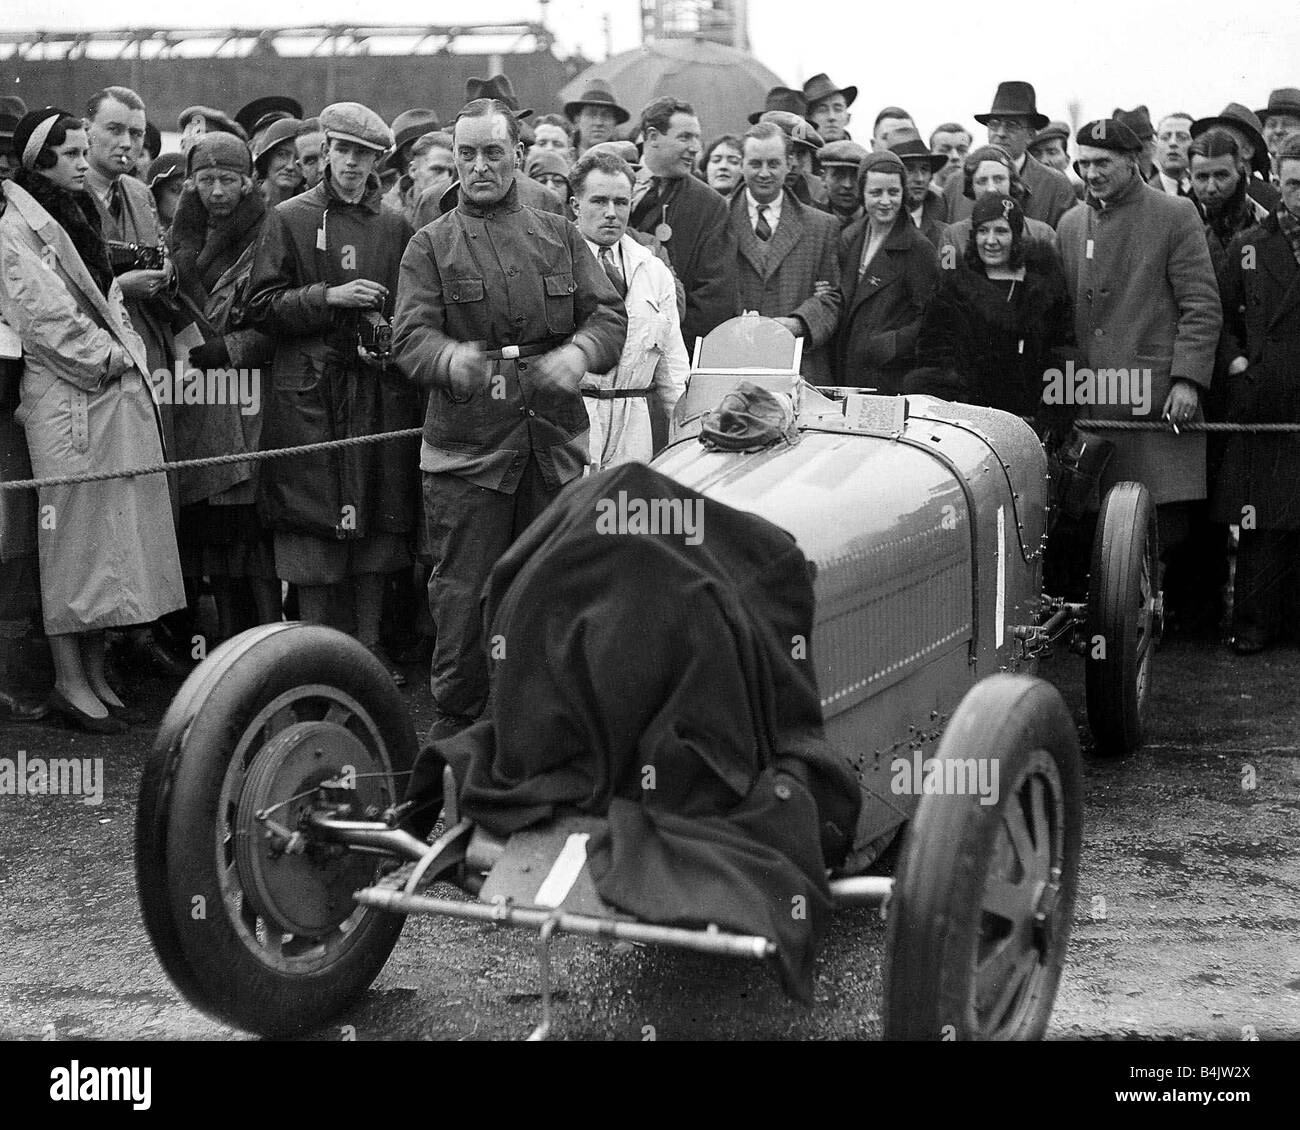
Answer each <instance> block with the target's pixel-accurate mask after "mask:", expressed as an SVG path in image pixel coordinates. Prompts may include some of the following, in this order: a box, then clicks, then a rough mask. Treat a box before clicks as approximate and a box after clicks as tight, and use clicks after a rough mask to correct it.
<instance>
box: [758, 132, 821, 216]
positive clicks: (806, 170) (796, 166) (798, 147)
mask: <svg viewBox="0 0 1300 1130" xmlns="http://www.w3.org/2000/svg"><path fill="white" fill-rule="evenodd" d="M758 120H759V121H760V122H770V123H772V124H773V125H775V126H779V127H780V129H781V131H782V132H783V133H784V134H785V135H786V137H788V138H789V139H790V172H789V175H788V176H787V177H786V182H785V186H786V188H788V189H789V190H790V191H791V192H793V193H794V194H795V196H796V197H797V198H798V200H799V202H800V203H802V204H807V205H808V206H809V207H810V208H820V207H821V205H822V204H823V203H825V201H826V188H825V186H824V185H823V184H822V177H821V172H822V169H821V161H820V156H821V151H822V147H823V145H824V144H825V142H823V141H822V139H821V136H820V135H819V134H818V132H817V131H816V130H815V129H813V127H812V126H810V125H809V124H808V120H807V119H806V118H803V117H800V116H799V115H798V114H791V113H789V112H788V111H786V110H765V111H764V112H763V113H762V114H761V115H759V119H758Z"/></svg>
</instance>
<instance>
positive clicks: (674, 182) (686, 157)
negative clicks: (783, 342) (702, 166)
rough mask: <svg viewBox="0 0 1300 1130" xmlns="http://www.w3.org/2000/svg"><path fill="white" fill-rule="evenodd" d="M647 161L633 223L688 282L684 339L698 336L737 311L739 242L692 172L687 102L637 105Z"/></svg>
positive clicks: (714, 197)
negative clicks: (664, 252) (665, 253)
mask: <svg viewBox="0 0 1300 1130" xmlns="http://www.w3.org/2000/svg"><path fill="white" fill-rule="evenodd" d="M641 132H642V134H643V135H644V137H645V143H644V146H643V150H642V160H643V161H644V165H643V166H642V168H641V170H640V172H639V173H638V174H637V185H636V188H635V189H634V190H633V193H632V216H631V220H630V222H629V225H628V226H629V227H630V228H635V229H637V230H638V231H642V232H645V233H646V234H647V235H651V236H653V237H654V238H655V241H656V243H657V244H658V245H659V246H662V247H666V248H667V249H668V255H669V258H670V259H671V260H672V265H673V270H674V271H675V272H676V274H677V277H678V278H679V279H681V280H682V285H683V286H684V287H685V288H686V313H685V314H684V316H683V317H682V340H683V341H684V342H685V345H686V354H687V356H688V357H689V356H693V355H694V349H695V339H696V338H697V337H704V336H705V335H706V334H707V333H708V332H709V331H710V330H711V329H713V328H714V327H715V326H718V325H721V324H722V323H723V322H725V321H726V320H727V319H728V318H732V317H734V316H735V315H736V313H737V310H738V309H739V308H738V307H737V305H736V241H735V237H734V236H733V235H732V232H731V225H730V224H729V223H728V222H727V204H726V201H724V200H723V199H722V197H721V196H719V195H718V194H717V193H716V192H714V191H713V189H711V188H709V186H708V185H706V184H705V183H704V182H703V181H702V180H699V179H698V178H697V177H695V176H694V175H693V174H694V169H695V160H696V158H697V156H698V155H699V151H700V121H699V119H698V118H697V117H696V116H695V110H694V108H693V107H692V106H691V105H690V103H688V102H681V101H678V100H677V99H675V98H667V97H664V98H656V99H655V100H654V101H652V102H650V103H648V104H647V105H646V106H645V107H644V108H643V109H642V111H641Z"/></svg>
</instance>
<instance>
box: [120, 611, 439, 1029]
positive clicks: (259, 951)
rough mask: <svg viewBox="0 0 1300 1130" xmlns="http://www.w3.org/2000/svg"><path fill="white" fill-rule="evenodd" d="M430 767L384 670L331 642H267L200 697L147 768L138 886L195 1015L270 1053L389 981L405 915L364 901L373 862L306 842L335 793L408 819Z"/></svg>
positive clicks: (256, 639) (208, 665) (335, 637)
mask: <svg viewBox="0 0 1300 1130" xmlns="http://www.w3.org/2000/svg"><path fill="white" fill-rule="evenodd" d="M415 751H416V739H415V733H414V731H413V729H412V728H411V724H410V721H409V719H408V718H407V714H406V704H405V701H404V699H403V698H402V697H401V695H400V694H399V693H398V691H397V690H396V688H395V687H394V686H393V683H392V680H391V678H389V676H388V674H387V672H385V670H384V668H383V667H382V665H381V664H380V663H379V662H378V661H377V660H376V659H375V658H374V657H373V656H372V655H371V654H370V652H369V651H367V650H366V649H365V648H364V647H362V646H361V645H360V644H359V643H357V642H356V641H355V640H353V639H351V638H350V637H348V636H345V635H343V634H342V633H339V632H335V631H331V630H330V629H328V628H321V627H316V626H310V625H304V624H278V625H269V626H266V627H262V628H254V629H253V630H251V631H249V632H245V633H243V634H242V635H240V636H237V637H235V638H234V639H232V640H230V641H229V642H227V643H226V644H224V645H223V646H222V647H221V648H219V649H218V650H217V651H215V652H214V653H213V654H212V655H211V656H209V658H208V659H207V660H206V661H205V662H204V663H203V664H201V665H200V666H199V667H198V668H197V669H196V670H195V671H194V672H193V673H192V674H191V675H190V677H189V678H188V679H187V680H186V682H185V684H184V685H183V686H182V687H181V690H180V692H179V693H178V694H177V696H176V699H175V700H174V701H173V703H172V706H171V708H170V709H169V710H168V712H167V715H166V717H164V719H163V724H162V726H161V728H160V729H159V733H158V738H157V741H156V742H155V745H154V748H153V750H152V752H151V754H150V756H149V760H148V762H147V764H146V766H145V772H144V778H143V781H142V784H141V793H140V803H139V807H138V809H137V815H136V879H137V887H138V889H139V895H140V903H141V908H142V911H143V915H144V920H145V925H146V927H147V929H148V931H149V936H150V938H151V940H152V941H153V944H154V948H155V950H156V951H157V953H158V956H159V959H160V960H161V962H162V964H163V967H164V968H165V969H166V970H167V973H168V975H169V976H170V977H171V978H172V980H173V982H174V983H175V984H176V986H177V987H178V988H179V989H180V990H181V992H182V993H183V994H184V995H185V996H186V998H187V999H188V1000H189V1001H190V1002H191V1003H192V1004H193V1005H195V1006H196V1007H197V1008H200V1009H202V1010H203V1011H204V1012H207V1013H209V1014H211V1015H213V1016H215V1017H216V1018H218V1019H220V1020H223V1021H226V1022H228V1023H231V1024H234V1025H237V1026H239V1027H242V1028H246V1029H249V1030H251V1031H254V1032H258V1033H261V1034H263V1035H268V1036H280V1035H286V1034H291V1033H295V1032H300V1031H304V1030H307V1029H311V1028H314V1027H318V1026H319V1025H320V1024H321V1023H323V1022H324V1021H325V1020H327V1019H329V1017H330V1016H332V1015H334V1014H335V1013H337V1012H338V1011H339V1010H341V1009H342V1008H344V1007H346V1006H347V1005H348V1004H349V1003H351V1002H352V1001H353V1000H355V999H356V998H357V997H358V996H359V995H360V994H361V993H363V992H364V991H365V989H366V988H367V987H368V986H369V985H370V983H371V982H372V981H373V980H374V978H375V977H376V976H377V975H378V973H379V971H380V970H381V969H382V968H383V965H384V962H385V960H387V957H388V954H389V953H390V952H391V950H392V948H393V945H394V944H395V943H396V941H397V937H398V934H399V933H400V931H401V928H402V921H403V920H402V918H401V917H400V916H396V915H391V914H387V913H385V912H382V911H377V910H373V909H369V908H363V907H360V906H358V905H357V904H356V902H355V901H354V900H353V898H352V895H353V892H354V891H356V890H358V889H359V888H361V887H364V886H366V885H368V884H369V883H370V882H371V881H373V879H374V877H375V871H376V860H375V859H374V857H373V856H364V855H359V854H356V853H353V852H350V851H347V850H346V849H344V848H341V847H339V846H336V845H326V844H321V843H317V842H313V841H312V840H311V838H310V837H303V836H301V835H299V836H297V837H294V833H295V832H300V831H301V829H302V826H303V825H302V818H303V816H304V814H305V812H306V810H307V808H308V806H309V805H310V803H311V800H312V795H313V793H314V791H315V788H316V786H317V785H319V784H320V782H322V781H324V780H326V779H329V778H335V777H342V778H344V779H345V780H348V781H352V782H354V783H355V787H356V799H357V804H358V807H359V808H360V809H363V810H364V809H372V810H373V813H374V814H377V813H378V812H380V811H382V809H383V808H385V807H387V806H388V805H390V804H392V803H394V802H395V801H396V800H397V799H398V796H399V793H400V791H401V788H402V786H403V784H404V779H399V776H400V775H402V774H404V773H405V772H407V771H409V769H410V767H411V764H412V762H413V760H414V756H415Z"/></svg>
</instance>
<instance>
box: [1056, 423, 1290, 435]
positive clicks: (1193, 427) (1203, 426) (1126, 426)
mask: <svg viewBox="0 0 1300 1130" xmlns="http://www.w3.org/2000/svg"><path fill="white" fill-rule="evenodd" d="M1074 426H1075V427H1076V428H1078V429H1079V430H1080V431H1085V432H1168V433H1169V434H1170V435H1178V434H1179V432H1300V424H1225V423H1222V422H1219V421H1210V420H1200V421H1189V422H1188V423H1186V424H1177V425H1175V424H1172V423H1170V422H1169V421H1168V420H1075V421H1074Z"/></svg>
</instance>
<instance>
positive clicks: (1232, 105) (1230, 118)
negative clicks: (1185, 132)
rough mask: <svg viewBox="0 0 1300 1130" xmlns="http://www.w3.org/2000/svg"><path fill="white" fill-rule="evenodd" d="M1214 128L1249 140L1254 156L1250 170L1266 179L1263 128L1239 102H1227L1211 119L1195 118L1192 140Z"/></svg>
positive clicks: (1266, 167) (1266, 150)
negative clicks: (1227, 129)
mask: <svg viewBox="0 0 1300 1130" xmlns="http://www.w3.org/2000/svg"><path fill="white" fill-rule="evenodd" d="M1215 126H1228V127H1229V128H1230V129H1235V130H1237V131H1239V132H1240V133H1244V134H1245V135H1246V136H1247V137H1248V138H1249V139H1250V141H1251V144H1253V145H1254V146H1255V156H1254V157H1253V158H1252V159H1251V162H1250V165H1251V168H1252V169H1254V170H1255V172H1257V173H1259V175H1260V176H1262V177H1264V178H1265V179H1267V178H1268V174H1269V162H1268V146H1267V145H1265V144H1264V127H1263V126H1262V125H1260V121H1259V119H1258V118H1257V117H1255V115H1254V114H1252V113H1251V112H1250V111H1249V110H1247V109H1246V107H1245V106H1243V105H1242V104H1241V103H1240V102H1229V103H1228V104H1227V105H1226V106H1225V107H1224V108H1223V111H1222V112H1221V113H1219V114H1216V115H1215V116H1214V117H1213V118H1197V119H1196V121H1194V122H1193V123H1192V138H1193V139H1195V138H1198V137H1200V136H1201V134H1203V133H1204V132H1205V131H1206V130H1207V129H1213V128H1214V127H1215Z"/></svg>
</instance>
